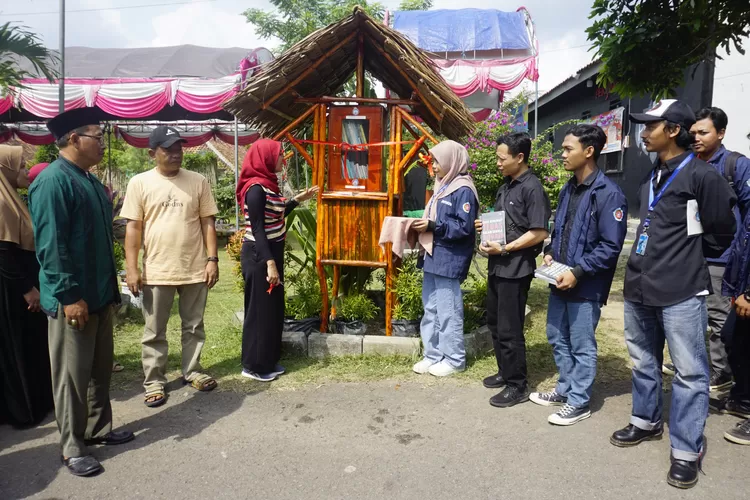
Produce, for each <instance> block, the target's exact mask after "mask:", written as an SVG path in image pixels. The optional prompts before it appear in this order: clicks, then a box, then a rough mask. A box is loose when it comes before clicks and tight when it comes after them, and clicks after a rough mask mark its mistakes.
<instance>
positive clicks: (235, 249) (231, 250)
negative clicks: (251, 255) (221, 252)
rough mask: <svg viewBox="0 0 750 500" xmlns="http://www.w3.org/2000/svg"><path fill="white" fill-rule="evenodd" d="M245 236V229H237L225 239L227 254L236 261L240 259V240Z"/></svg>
mask: <svg viewBox="0 0 750 500" xmlns="http://www.w3.org/2000/svg"><path fill="white" fill-rule="evenodd" d="M244 237H245V231H244V230H241V231H237V232H236V233H234V234H233V235H232V236H230V237H229V240H228V241H227V254H228V255H229V257H230V258H231V259H232V260H234V261H236V262H239V261H240V254H241V253H242V241H243V238H244Z"/></svg>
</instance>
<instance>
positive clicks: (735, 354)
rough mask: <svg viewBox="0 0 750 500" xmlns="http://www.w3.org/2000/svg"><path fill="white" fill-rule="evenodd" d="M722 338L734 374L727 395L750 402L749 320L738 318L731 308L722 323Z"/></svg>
mask: <svg viewBox="0 0 750 500" xmlns="http://www.w3.org/2000/svg"><path fill="white" fill-rule="evenodd" d="M722 340H723V341H724V343H725V345H726V347H727V354H728V357H729V367H730V368H731V369H732V375H734V386H733V387H732V389H731V390H730V391H729V395H730V397H731V398H732V399H734V400H737V401H748V402H750V320H747V319H742V318H738V317H737V314H736V312H735V310H734V309H732V312H731V313H729V317H728V318H727V322H726V323H725V324H724V330H723V331H722Z"/></svg>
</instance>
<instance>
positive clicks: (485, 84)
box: [433, 57, 539, 97]
mask: <svg viewBox="0 0 750 500" xmlns="http://www.w3.org/2000/svg"><path fill="white" fill-rule="evenodd" d="M433 63H434V64H435V66H436V69H437V71H438V73H439V74H440V76H442V77H443V79H444V80H445V82H446V83H447V84H448V85H449V86H450V87H451V89H453V91H454V92H455V93H456V95H458V96H459V97H466V96H469V95H471V94H473V93H475V92H489V91H490V90H492V89H496V90H500V91H503V92H504V91H508V90H511V89H514V88H515V87H517V86H518V85H520V84H521V82H523V80H524V79H529V80H531V81H536V80H537V79H538V78H539V71H538V70H537V65H536V59H535V58H534V57H528V58H523V59H509V60H471V59H433Z"/></svg>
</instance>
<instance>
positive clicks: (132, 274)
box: [125, 268, 143, 297]
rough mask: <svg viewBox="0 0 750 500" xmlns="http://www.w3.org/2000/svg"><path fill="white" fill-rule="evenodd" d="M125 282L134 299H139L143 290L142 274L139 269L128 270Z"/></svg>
mask: <svg viewBox="0 0 750 500" xmlns="http://www.w3.org/2000/svg"><path fill="white" fill-rule="evenodd" d="M125 281H127V283H128V289H129V290H130V293H132V294H133V297H138V296H139V295H140V293H141V289H142V288H143V283H142V281H141V272H140V271H139V270H138V268H136V269H128V271H127V274H126V276H125Z"/></svg>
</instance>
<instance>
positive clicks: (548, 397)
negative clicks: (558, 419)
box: [529, 391, 568, 406]
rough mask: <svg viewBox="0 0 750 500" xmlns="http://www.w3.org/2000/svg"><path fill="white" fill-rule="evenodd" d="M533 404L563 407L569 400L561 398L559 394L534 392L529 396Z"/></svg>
mask: <svg viewBox="0 0 750 500" xmlns="http://www.w3.org/2000/svg"><path fill="white" fill-rule="evenodd" d="M529 399H530V400H531V402H532V403H536V404H538V405H541V406H562V405H564V404H565V403H567V402H568V398H566V397H565V396H560V395H559V394H558V393H557V392H555V391H552V392H532V393H531V394H530V395H529Z"/></svg>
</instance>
